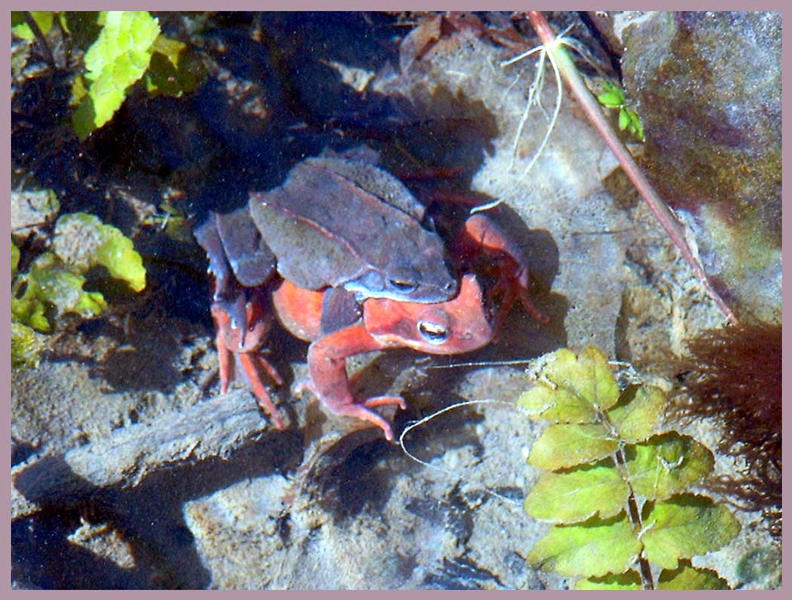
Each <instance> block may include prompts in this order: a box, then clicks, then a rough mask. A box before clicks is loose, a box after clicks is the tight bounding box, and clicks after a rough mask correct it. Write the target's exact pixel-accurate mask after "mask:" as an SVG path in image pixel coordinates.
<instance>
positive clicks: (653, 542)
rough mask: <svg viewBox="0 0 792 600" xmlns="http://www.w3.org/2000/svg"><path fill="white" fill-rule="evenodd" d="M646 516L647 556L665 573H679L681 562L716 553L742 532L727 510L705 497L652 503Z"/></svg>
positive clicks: (644, 537)
mask: <svg viewBox="0 0 792 600" xmlns="http://www.w3.org/2000/svg"><path fill="white" fill-rule="evenodd" d="M643 513H644V514H643V515H642V518H643V523H644V527H645V531H644V534H643V543H644V549H645V552H646V556H647V557H648V558H649V559H650V560H651V561H653V562H655V563H657V564H658V565H660V566H661V567H663V568H664V569H676V568H677V566H678V561H679V559H681V558H690V557H692V556H694V555H696V554H705V553H707V552H711V551H713V550H717V549H718V548H720V547H721V546H724V545H725V544H727V543H728V542H729V541H731V540H732V538H734V537H735V536H736V535H737V534H738V533H739V532H740V523H739V522H738V521H737V519H736V518H735V517H734V516H733V515H732V514H731V513H730V512H729V510H728V509H727V508H726V507H725V506H722V505H720V504H715V503H714V502H713V501H712V499H710V498H706V497H703V496H692V495H685V496H680V497H677V498H675V499H673V500H668V501H665V502H657V503H653V502H651V501H650V502H647V503H646V504H645V505H644V510H643Z"/></svg>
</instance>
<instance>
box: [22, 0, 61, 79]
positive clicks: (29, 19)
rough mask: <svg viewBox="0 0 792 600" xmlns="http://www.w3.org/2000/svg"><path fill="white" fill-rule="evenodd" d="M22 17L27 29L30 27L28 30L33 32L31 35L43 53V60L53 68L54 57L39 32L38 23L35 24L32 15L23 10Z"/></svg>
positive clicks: (45, 39)
mask: <svg viewBox="0 0 792 600" xmlns="http://www.w3.org/2000/svg"><path fill="white" fill-rule="evenodd" d="M22 16H23V17H24V19H25V23H27V25H28V27H30V30H31V31H32V32H33V35H34V36H35V38H36V40H37V41H38V43H39V46H41V50H42V52H44V58H46V60H47V62H48V63H49V65H50V67H52V68H55V57H54V56H53V55H52V50H51V49H50V47H49V44H48V43H47V38H45V37H44V34H43V33H42V32H41V29H40V28H39V26H38V23H36V20H35V19H34V18H33V15H31V14H30V11H28V10H25V11H22Z"/></svg>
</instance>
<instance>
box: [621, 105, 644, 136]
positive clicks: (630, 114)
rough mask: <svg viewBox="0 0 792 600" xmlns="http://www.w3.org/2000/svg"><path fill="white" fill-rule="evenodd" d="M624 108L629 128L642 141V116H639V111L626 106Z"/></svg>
mask: <svg viewBox="0 0 792 600" xmlns="http://www.w3.org/2000/svg"><path fill="white" fill-rule="evenodd" d="M624 110H625V112H626V113H627V119H628V120H629V124H628V125H627V130H628V131H629V132H630V133H632V134H633V135H634V136H635V137H636V138H637V139H639V140H640V141H644V128H643V123H641V117H639V116H638V113H637V112H635V111H634V110H632V109H629V108H626V109H624Z"/></svg>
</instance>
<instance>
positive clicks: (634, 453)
mask: <svg viewBox="0 0 792 600" xmlns="http://www.w3.org/2000/svg"><path fill="white" fill-rule="evenodd" d="M625 454H626V456H627V470H628V471H629V473H630V484H631V485H632V487H633V490H634V491H635V493H637V494H639V495H641V496H644V497H646V498H652V499H657V500H663V499H665V498H669V497H670V496H673V495H674V494H678V493H680V492H683V491H685V490H686V489H688V488H689V487H690V486H691V485H693V484H695V483H697V482H699V481H701V480H702V479H703V478H704V477H706V476H707V475H708V474H709V473H710V472H711V471H712V468H713V466H714V464H715V458H714V456H713V455H712V452H710V450H709V449H708V448H706V447H705V446H703V445H702V444H700V443H698V442H697V441H696V440H694V439H692V438H690V437H687V436H680V435H678V434H676V433H673V432H671V433H667V434H664V435H662V436H657V437H654V438H652V439H650V440H649V441H648V442H645V443H642V444H636V445H635V446H632V447H628V448H627V449H626V452H625Z"/></svg>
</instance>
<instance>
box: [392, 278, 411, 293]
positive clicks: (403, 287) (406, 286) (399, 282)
mask: <svg viewBox="0 0 792 600" xmlns="http://www.w3.org/2000/svg"><path fill="white" fill-rule="evenodd" d="M388 283H389V284H390V286H391V287H392V288H393V289H394V290H396V291H398V292H399V293H402V294H407V293H409V292H412V291H413V290H415V289H416V288H417V287H418V284H417V283H416V282H415V281H407V280H405V279H388Z"/></svg>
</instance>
